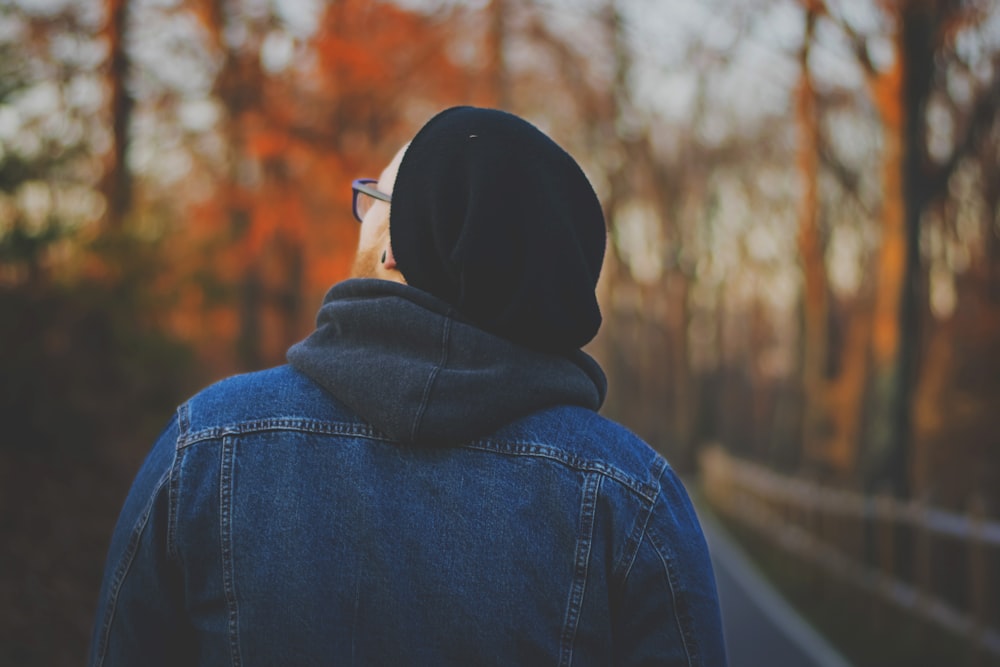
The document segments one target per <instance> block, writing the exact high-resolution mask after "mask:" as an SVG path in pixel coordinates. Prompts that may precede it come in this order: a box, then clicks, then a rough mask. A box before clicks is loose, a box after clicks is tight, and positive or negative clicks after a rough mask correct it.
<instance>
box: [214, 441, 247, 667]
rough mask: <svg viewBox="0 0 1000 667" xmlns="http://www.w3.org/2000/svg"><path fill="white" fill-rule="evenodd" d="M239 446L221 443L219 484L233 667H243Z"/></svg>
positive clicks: (223, 566) (224, 584) (225, 587)
mask: <svg viewBox="0 0 1000 667" xmlns="http://www.w3.org/2000/svg"><path fill="white" fill-rule="evenodd" d="M235 462H236V443H235V441H234V440H233V439H232V438H224V439H223V441H222V457H221V466H222V470H221V479H220V482H219V530H220V540H219V541H220V543H221V546H222V585H223V589H224V591H225V596H226V607H227V609H228V611H229V650H230V657H231V659H232V665H233V667H240V665H241V664H242V659H241V656H240V627H239V604H238V603H237V601H236V581H235V574H236V573H235V567H234V563H233V530H232V528H233V503H232V496H233V492H232V486H233V469H234V466H235Z"/></svg>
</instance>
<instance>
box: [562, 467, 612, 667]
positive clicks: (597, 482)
mask: <svg viewBox="0 0 1000 667" xmlns="http://www.w3.org/2000/svg"><path fill="white" fill-rule="evenodd" d="M602 479H603V476H602V475H600V474H597V473H588V474H586V475H585V476H584V483H583V497H582V499H581V502H580V519H579V521H580V532H579V536H578V539H577V542H576V552H575V555H574V563H573V581H572V583H571V584H570V593H569V599H568V600H567V603H566V616H565V619H564V621H563V631H562V634H561V636H560V641H559V665H560V667H569V666H570V665H571V664H572V662H573V648H574V645H575V643H576V633H577V628H578V627H579V625H580V616H581V613H582V609H583V599H584V594H585V593H586V590H587V573H588V569H589V564H590V549H591V546H592V544H593V542H594V522H595V515H596V513H597V512H596V508H597V495H598V493H599V492H600V488H601V480H602Z"/></svg>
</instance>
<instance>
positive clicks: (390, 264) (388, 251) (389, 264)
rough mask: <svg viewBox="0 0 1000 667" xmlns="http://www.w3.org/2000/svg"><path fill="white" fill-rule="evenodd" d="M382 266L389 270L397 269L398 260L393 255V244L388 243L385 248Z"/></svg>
mask: <svg viewBox="0 0 1000 667" xmlns="http://www.w3.org/2000/svg"><path fill="white" fill-rule="evenodd" d="M382 266H384V267H385V268H387V269H395V268H396V258H395V257H393V255H392V244H391V243H388V242H386V244H385V248H384V249H383V250H382Z"/></svg>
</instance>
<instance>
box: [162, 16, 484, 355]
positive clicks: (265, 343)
mask: <svg viewBox="0 0 1000 667" xmlns="http://www.w3.org/2000/svg"><path fill="white" fill-rule="evenodd" d="M186 7H187V9H188V10H189V11H191V12H192V13H193V14H194V15H195V16H196V17H197V19H198V21H199V24H200V25H202V26H203V27H204V28H205V31H206V37H207V41H208V46H209V48H210V49H212V50H214V51H216V52H217V53H218V56H219V58H220V60H219V62H220V63H221V70H220V72H219V74H218V80H217V84H216V86H215V90H214V93H213V94H214V96H215V97H216V99H217V100H218V101H219V102H220V103H221V106H222V107H223V108H224V109H225V110H226V117H225V119H224V124H225V125H224V127H221V128H220V132H221V135H222V136H223V137H225V139H226V144H227V146H226V147H227V151H228V160H229V168H228V169H227V170H226V171H225V172H224V175H223V176H222V177H221V178H218V180H217V181H216V182H215V183H214V184H213V189H212V195H211V196H210V197H209V198H208V199H207V200H203V201H199V202H193V203H192V204H191V205H190V206H189V209H188V212H187V213H188V215H187V224H186V225H184V226H183V227H182V228H181V229H179V230H178V234H177V235H176V237H175V238H173V239H172V245H173V246H174V247H175V254H176V256H177V261H178V267H177V268H178V272H179V273H183V272H184V271H188V272H190V274H191V275H193V276H194V277H191V278H189V279H188V280H187V284H188V285H190V287H189V288H181V289H182V290H183V289H193V290H203V291H206V292H207V293H210V294H211V295H212V296H211V297H210V298H203V299H200V300H196V299H193V298H191V297H190V296H185V297H183V298H181V299H179V300H178V305H177V308H178V311H179V312H178V313H177V314H176V316H175V317H174V318H173V320H172V321H173V323H174V330H175V331H176V332H177V333H178V334H180V335H182V336H183V337H184V338H185V339H186V340H189V341H191V342H192V343H194V344H195V346H196V347H197V348H198V349H200V350H203V351H204V352H205V353H206V354H210V355H212V356H216V355H219V354H222V355H223V356H226V355H227V354H228V357H229V361H228V362H225V363H228V364H230V365H237V366H238V365H243V366H248V365H264V364H271V363H279V362H280V361H282V360H283V358H284V350H285V349H286V348H287V346H288V345H289V344H290V343H291V342H294V340H295V339H297V338H298V337H301V336H302V335H305V334H306V333H307V332H308V330H309V328H310V327H311V326H312V321H313V317H314V313H315V310H316V307H317V306H318V304H319V301H320V299H321V297H322V295H323V293H324V292H325V291H326V289H327V288H328V287H329V286H330V285H331V284H332V283H334V282H337V281H339V280H342V279H343V278H345V277H347V275H348V272H349V270H350V266H351V262H352V260H353V252H354V247H355V244H356V241H357V228H358V227H357V223H356V222H355V221H354V220H353V217H352V215H351V192H350V181H351V179H353V178H357V177H359V176H377V175H378V173H379V171H380V170H381V168H382V167H383V165H384V163H385V162H387V161H388V159H389V158H390V157H391V156H392V154H393V153H394V152H395V151H396V149H397V148H398V147H399V146H400V145H401V144H402V143H403V142H404V141H406V140H407V139H408V138H409V136H410V134H411V133H412V132H413V131H414V130H415V129H416V124H417V122H418V121H419V120H420V119H413V118H410V117H409V116H408V115H407V110H408V109H410V108H413V107H415V106H417V107H424V108H426V109H427V111H426V113H424V114H423V116H426V115H427V114H429V113H433V111H435V110H437V109H438V108H443V107H445V106H448V105H451V104H455V103H461V102H463V101H465V96H466V95H467V93H468V91H470V90H471V89H472V83H471V81H472V79H473V78H474V77H473V76H472V73H470V72H469V71H468V70H467V69H465V68H463V67H461V66H460V65H458V64H456V63H454V62H453V61H452V60H451V58H450V57H449V51H448V49H449V39H451V37H452V34H451V32H449V31H451V30H454V25H453V21H454V20H455V17H456V13H455V12H452V13H451V14H447V13H445V14H438V15H433V16H430V15H425V14H421V13H418V12H413V11H409V10H405V9H402V8H400V7H398V6H396V5H394V4H392V3H388V2H371V1H369V0H340V1H339V2H335V3H330V4H329V5H327V7H326V8H325V10H324V11H323V14H322V16H321V18H320V20H319V22H318V25H317V27H316V30H315V33H314V34H313V35H312V37H311V39H310V41H309V42H308V43H307V44H305V49H304V51H303V52H302V53H301V57H298V58H296V59H295V62H293V63H291V64H290V65H289V66H288V67H287V68H286V69H285V70H283V71H282V72H281V73H279V74H269V73H268V72H267V71H266V70H265V69H264V68H262V67H261V66H260V64H259V58H260V56H259V48H260V44H261V42H262V37H261V35H262V34H263V32H260V33H259V34H258V33H255V32H254V30H255V29H260V30H263V29H262V28H260V26H259V25H256V27H255V24H253V23H252V22H250V21H248V22H247V23H246V24H245V28H246V30H247V33H248V34H249V37H248V38H247V39H244V40H243V41H242V42H241V44H240V45H239V46H236V45H233V44H229V43H227V41H226V40H227V34H228V33H227V26H228V23H227V22H233V21H237V20H239V18H238V17H232V16H227V15H226V14H225V12H224V11H223V10H224V7H223V5H222V3H220V2H219V0H191V1H190V2H189V3H187V5H186ZM254 20H255V21H258V23H260V18H259V17H258V18H257V19H254ZM265 23H266V22H265ZM181 282H182V283H184V281H183V280H181ZM247 329H250V330H251V331H250V332H249V333H248V332H247ZM248 347H250V348H252V349H251V354H250V356H249V357H246V358H243V359H236V357H235V355H236V353H235V352H234V350H236V349H237V348H243V349H247V348H248ZM227 350H228V353H227ZM225 363H223V365H225Z"/></svg>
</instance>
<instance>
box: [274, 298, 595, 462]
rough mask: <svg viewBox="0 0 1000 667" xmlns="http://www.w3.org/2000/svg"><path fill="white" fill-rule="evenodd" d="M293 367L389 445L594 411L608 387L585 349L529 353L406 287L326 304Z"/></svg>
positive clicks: (434, 441)
mask: <svg viewBox="0 0 1000 667" xmlns="http://www.w3.org/2000/svg"><path fill="white" fill-rule="evenodd" d="M288 361H289V363H290V364H291V365H292V366H293V367H294V368H295V369H296V370H298V371H300V372H301V373H303V374H305V375H306V376H308V377H309V378H311V379H312V380H314V381H315V382H317V383H318V384H320V385H321V386H322V387H324V388H325V389H326V390H327V391H329V392H330V393H331V394H333V395H334V396H335V397H336V398H337V399H338V400H340V401H341V402H342V403H344V404H345V405H346V406H347V407H349V408H350V409H351V410H353V411H354V412H355V413H356V414H358V415H359V416H360V417H361V418H363V419H365V420H366V421H368V422H369V423H371V424H372V425H373V426H375V427H376V428H377V429H379V430H380V431H381V432H382V433H384V434H385V435H387V436H388V437H390V438H391V439H393V440H396V441H399V442H404V443H408V444H423V445H430V446H440V445H449V444H457V443H461V442H464V441H467V440H470V439H473V438H476V437H481V436H484V435H487V434H489V433H491V432H492V431H494V430H496V429H498V428H500V427H501V426H503V425H504V424H507V423H509V422H511V421H513V420H515V419H518V418H520V417H524V416H527V415H529V414H531V413H533V412H537V411H538V410H541V409H544V408H548V407H553V406H557V405H576V406H581V407H584V408H588V409H590V410H597V409H598V408H599V407H600V406H601V404H602V403H603V401H604V396H605V392H606V390H607V382H606V380H605V377H604V373H603V372H602V371H601V368H600V366H598V364H597V362H596V361H594V360H593V359H592V358H591V357H589V356H588V355H587V354H585V353H584V352H582V351H580V350H576V351H574V352H572V353H571V354H568V355H557V354H551V353H546V352H540V351H536V350H532V349H529V348H526V347H523V346H521V345H518V344H516V343H513V342H511V341H509V340H507V339H505V338H501V337H499V336H497V335H494V334H491V333H489V332H486V331H484V330H482V329H479V328H477V327H476V326H474V325H472V324H469V323H468V322H467V321H465V320H464V319H462V318H461V317H460V316H459V315H458V313H457V312H456V311H455V309H454V308H453V307H452V306H450V305H448V304H447V303H446V302H444V301H442V300H440V299H438V298H437V297H434V296H432V295H431V294H428V293H427V292H423V291H421V290H418V289H416V288H414V287H410V286H408V285H402V284H398V283H393V282H388V281H383V280H372V279H352V280H346V281H344V282H341V283H338V284H337V285H334V286H333V287H332V288H331V289H330V291H329V292H328V293H327V295H326V298H325V299H324V300H323V305H322V307H321V308H320V310H319V314H318V316H317V320H316V330H315V331H314V332H313V333H312V334H311V335H310V336H309V337H308V338H306V339H305V340H303V341H302V342H300V343H297V344H295V345H293V346H292V347H291V348H290V349H289V350H288Z"/></svg>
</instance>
